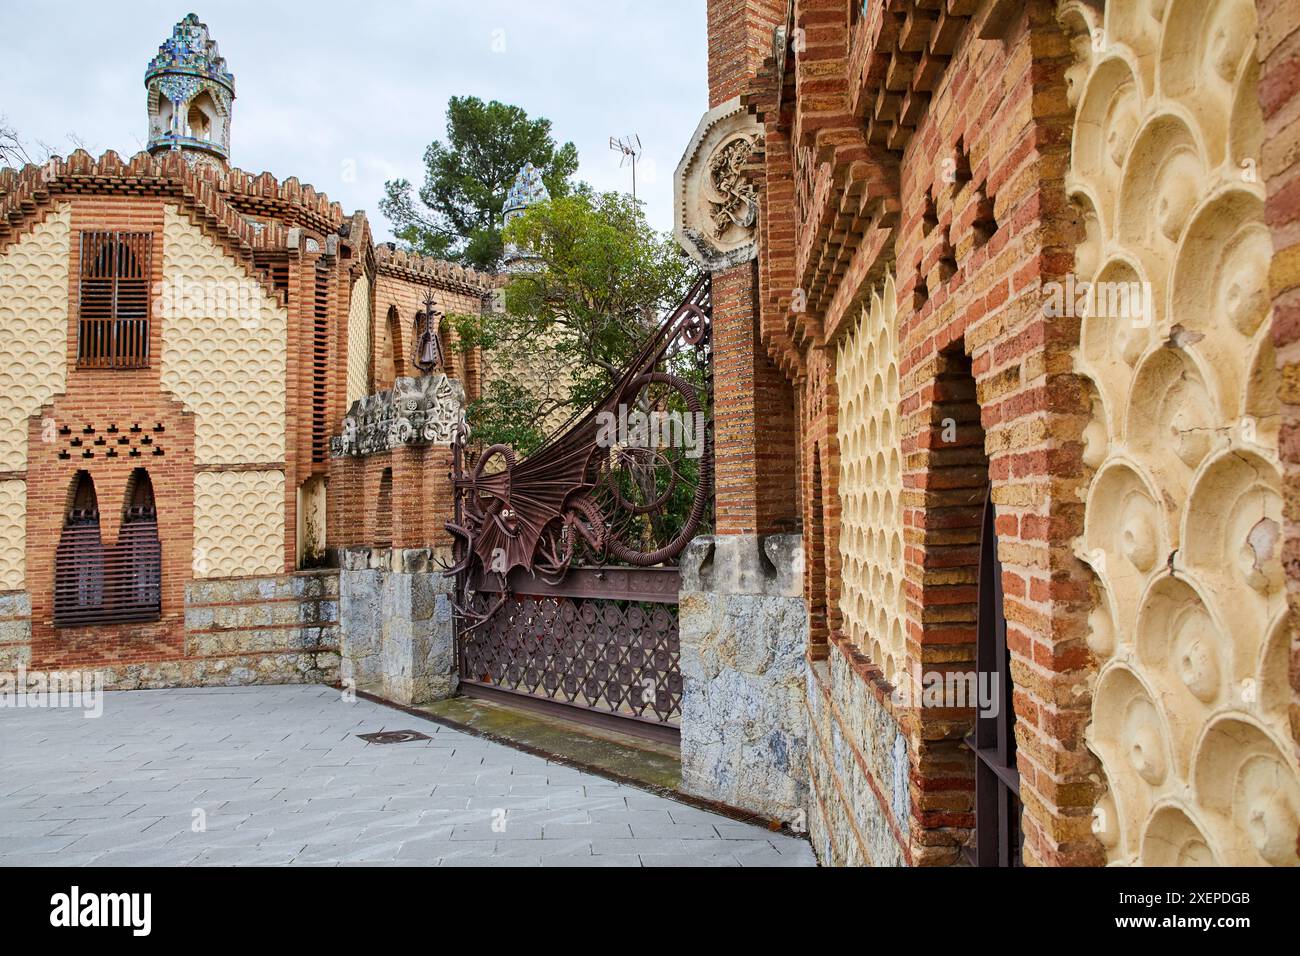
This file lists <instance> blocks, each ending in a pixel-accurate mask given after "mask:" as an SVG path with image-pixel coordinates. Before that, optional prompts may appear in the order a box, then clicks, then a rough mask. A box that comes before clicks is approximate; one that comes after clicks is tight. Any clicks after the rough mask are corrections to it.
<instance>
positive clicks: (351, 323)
mask: <svg viewBox="0 0 1300 956" xmlns="http://www.w3.org/2000/svg"><path fill="white" fill-rule="evenodd" d="M369 371H370V280H369V279H367V278H366V277H365V276H364V275H362V276H361V277H360V278H358V279H357V281H356V282H355V283H353V285H352V300H351V302H350V303H349V304H348V400H347V404H348V405H351V404H352V403H353V402H355V401H356V400H357V399H359V398H364V397H365V396H366V395H367V394H368V393H369V391H370V390H369V388H368V387H367V379H368V377H369V376H368V374H367V373H368V372H369Z"/></svg>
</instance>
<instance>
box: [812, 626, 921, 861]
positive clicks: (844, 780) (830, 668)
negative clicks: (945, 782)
mask: <svg viewBox="0 0 1300 956" xmlns="http://www.w3.org/2000/svg"><path fill="white" fill-rule="evenodd" d="M852 656H853V652H852V649H851V648H850V647H848V646H847V645H845V644H844V642H843V641H837V642H835V643H834V644H832V646H831V649H830V656H829V658H828V660H826V661H817V662H815V663H813V662H810V663H809V664H808V681H807V686H808V697H807V707H808V729H809V733H808V738H809V740H808V763H809V775H810V777H811V781H812V788H811V794H810V800H809V803H810V808H809V818H808V832H809V837H810V838H811V840H812V845H813V850H814V852H815V853H816V854H817V859H818V861H819V862H820V863H822V865H824V866H907V865H909V864H910V863H911V862H912V861H911V860H910V859H909V857H908V849H907V840H908V827H909V822H910V806H909V800H910V796H909V795H910V790H909V779H910V774H909V755H908V751H907V738H906V735H905V734H904V732H903V727H902V725H901V724H900V723H899V722H898V719H897V718H896V716H895V714H894V712H893V711H892V709H891V708H890V706H889V700H888V697H887V696H885V694H886V691H887V690H888V685H886V684H884V682H883V681H879V680H876V681H872V680H869V679H867V678H866V677H864V676H863V675H862V674H861V673H859V672H858V670H857V669H855V668H854V666H853V661H852V659H851V658H852Z"/></svg>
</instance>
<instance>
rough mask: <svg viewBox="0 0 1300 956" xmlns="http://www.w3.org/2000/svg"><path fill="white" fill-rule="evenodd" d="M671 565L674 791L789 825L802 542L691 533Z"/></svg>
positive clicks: (803, 758)
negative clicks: (675, 655) (678, 709)
mask: <svg viewBox="0 0 1300 956" xmlns="http://www.w3.org/2000/svg"><path fill="white" fill-rule="evenodd" d="M681 569H682V583H681V595H680V604H681V614H680V628H681V669H682V740H681V758H682V782H681V789H682V790H683V791H684V792H685V793H689V794H692V795H694V796H698V797H704V798H706V799H709V800H717V801H720V802H722V803H725V804H727V805H728V806H732V807H738V808H740V809H743V810H751V811H753V812H755V813H760V814H763V815H764V816H767V817H771V818H772V819H776V820H780V821H782V822H784V823H787V824H789V825H791V826H792V827H795V828H796V829H799V828H801V827H802V826H803V824H804V808H805V806H806V799H807V789H808V788H807V767H808V754H807V746H808V745H807V737H808V733H807V711H806V709H805V707H804V702H803V697H804V666H805V665H804V649H805V647H806V645H807V641H808V616H807V613H806V611H805V608H804V601H803V543H802V540H801V538H800V536H799V535H794V534H774V535H767V536H764V537H760V536H758V535H718V536H716V537H701V538H697V539H696V540H695V541H693V542H692V543H691V545H690V546H689V547H688V548H687V550H686V552H685V553H684V554H683V555H682V563H681Z"/></svg>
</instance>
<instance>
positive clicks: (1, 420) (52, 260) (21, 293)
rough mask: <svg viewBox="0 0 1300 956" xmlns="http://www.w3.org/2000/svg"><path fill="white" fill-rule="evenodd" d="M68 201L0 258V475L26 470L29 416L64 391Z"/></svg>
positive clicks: (69, 250) (69, 247) (69, 234)
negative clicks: (1, 472) (0, 472)
mask: <svg viewBox="0 0 1300 956" xmlns="http://www.w3.org/2000/svg"><path fill="white" fill-rule="evenodd" d="M71 255H72V213H71V210H70V208H69V206H68V204H67V203H61V204H60V205H59V206H58V208H57V209H55V210H54V212H52V213H50V214H49V215H48V216H46V217H45V219H44V220H43V221H42V222H40V223H38V224H37V225H36V226H35V228H33V229H32V231H31V232H29V233H28V234H27V235H25V236H23V237H22V238H21V239H19V240H18V241H17V242H15V243H14V244H13V245H11V246H10V247H9V248H8V250H6V251H5V253H4V254H3V255H0V357H2V358H3V361H0V471H23V470H24V469H26V467H27V419H28V418H29V417H30V416H32V415H34V414H36V412H37V411H39V410H40V408H41V406H42V405H45V404H46V403H48V402H49V401H50V400H51V399H52V398H53V397H54V396H55V395H56V394H57V393H59V392H62V391H63V390H64V389H65V388H66V387H67V381H68V367H67V348H68V261H69V258H70V257H71Z"/></svg>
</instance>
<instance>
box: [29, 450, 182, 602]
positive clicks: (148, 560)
mask: <svg viewBox="0 0 1300 956" xmlns="http://www.w3.org/2000/svg"><path fill="white" fill-rule="evenodd" d="M68 500H69V505H68V509H67V514H66V516H65V518H64V522H63V532H62V533H61V534H60V536H59V544H58V548H57V549H56V551H55V556H54V626H55V627H86V626H89V625H93V624H121V623H126V622H139V621H154V620H157V619H158V617H159V616H160V614H161V613H162V544H161V542H160V540H159V538H158V512H157V509H156V507H155V505H154V497H153V485H152V483H151V482H150V480H149V474H148V472H146V471H145V470H144V469H143V468H137V469H136V470H135V472H134V473H133V474H132V475H131V479H130V481H129V483H128V485H127V492H126V503H125V506H124V507H123V510H122V527H121V529H120V531H119V532H118V539H117V543H116V544H115V545H112V546H109V547H106V546H105V545H104V543H103V540H102V539H101V537H100V529H99V502H98V499H97V497H96V495H95V483H94V481H93V480H92V479H91V477H90V475H89V474H88V473H87V472H84V471H81V472H78V473H77V476H76V477H75V478H74V479H73V486H72V488H71V490H70V492H69V496H68Z"/></svg>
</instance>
